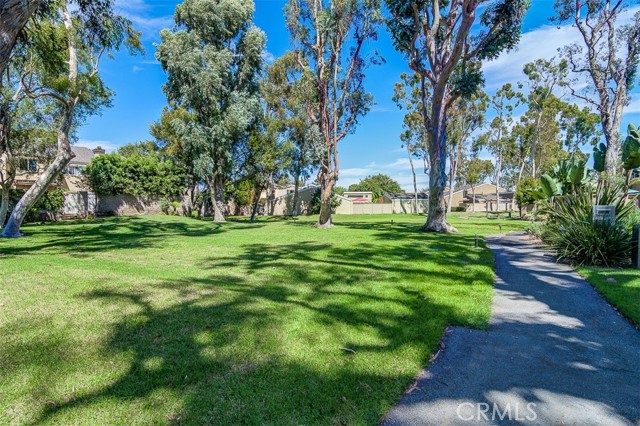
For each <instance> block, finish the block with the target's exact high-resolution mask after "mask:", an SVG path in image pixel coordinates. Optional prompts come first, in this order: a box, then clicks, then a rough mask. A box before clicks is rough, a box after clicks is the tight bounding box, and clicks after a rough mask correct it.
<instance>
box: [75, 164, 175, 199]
mask: <svg viewBox="0 0 640 426" xmlns="http://www.w3.org/2000/svg"><path fill="white" fill-rule="evenodd" d="M83 174H84V176H86V178H87V182H88V184H89V186H90V187H91V189H92V190H93V192H95V193H96V194H98V195H120V194H127V195H133V196H147V197H153V198H162V197H165V198H172V197H175V196H179V195H180V194H181V193H182V191H183V189H184V187H185V180H186V177H185V173H184V171H183V170H180V168H179V167H177V166H176V165H175V164H173V163H172V162H170V161H162V160H161V159H159V158H158V157H157V156H155V155H149V156H145V157H143V156H140V155H133V156H131V157H123V156H121V155H120V154H108V155H100V156H98V157H96V158H94V159H93V160H91V162H90V163H89V164H88V165H87V167H86V168H85V169H84V171H83Z"/></svg>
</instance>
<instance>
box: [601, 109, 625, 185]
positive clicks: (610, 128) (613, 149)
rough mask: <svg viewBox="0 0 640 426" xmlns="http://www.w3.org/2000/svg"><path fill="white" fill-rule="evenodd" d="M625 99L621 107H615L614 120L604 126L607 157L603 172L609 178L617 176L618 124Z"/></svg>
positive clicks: (618, 165)
mask: <svg viewBox="0 0 640 426" xmlns="http://www.w3.org/2000/svg"><path fill="white" fill-rule="evenodd" d="M625 105H626V97H625V99H624V102H622V104H621V105H619V106H617V107H616V113H615V116H614V118H613V119H612V120H611V121H609V122H608V123H607V125H606V130H605V132H604V134H605V135H604V136H605V139H606V141H607V156H606V157H605V171H606V172H607V175H608V176H610V177H613V176H617V175H618V171H619V169H620V124H621V119H622V114H623V112H624V106H625ZM607 121H608V120H607Z"/></svg>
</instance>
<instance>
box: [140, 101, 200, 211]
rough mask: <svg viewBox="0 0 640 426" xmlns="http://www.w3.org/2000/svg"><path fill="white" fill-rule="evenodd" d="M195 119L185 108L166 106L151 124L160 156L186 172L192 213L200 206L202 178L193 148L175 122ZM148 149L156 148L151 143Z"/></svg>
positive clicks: (187, 192) (187, 195) (150, 127)
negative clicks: (197, 171)
mask: <svg viewBox="0 0 640 426" xmlns="http://www.w3.org/2000/svg"><path fill="white" fill-rule="evenodd" d="M194 120H195V116H194V115H193V114H192V113H190V112H189V111H187V110H185V109H184V108H180V107H177V108H172V107H165V108H164V109H163V110H162V114H161V115H160V119H159V120H158V121H156V122H154V123H152V124H151V125H150V126H149V132H150V133H151V136H153V137H154V139H155V141H153V145H155V146H156V149H157V151H158V153H159V154H160V156H161V157H162V158H163V159H165V160H170V161H172V162H173V163H174V164H176V165H177V166H178V167H179V168H180V169H182V170H184V172H185V173H186V176H187V177H186V180H187V182H188V187H187V189H186V191H185V195H186V197H187V199H188V201H189V203H188V204H189V205H188V206H187V209H186V210H187V213H188V214H192V212H193V211H194V210H196V209H197V208H199V207H200V206H199V205H198V204H199V203H198V200H199V196H200V194H201V189H202V187H203V185H202V180H201V178H200V177H199V176H198V174H197V173H196V172H195V169H194V162H195V157H194V155H193V152H192V150H189V149H188V146H187V144H186V142H185V141H184V140H183V138H182V137H181V136H180V134H178V132H177V131H176V126H174V122H177V123H188V122H192V121H194ZM148 149H154V147H153V146H151V145H149V147H148Z"/></svg>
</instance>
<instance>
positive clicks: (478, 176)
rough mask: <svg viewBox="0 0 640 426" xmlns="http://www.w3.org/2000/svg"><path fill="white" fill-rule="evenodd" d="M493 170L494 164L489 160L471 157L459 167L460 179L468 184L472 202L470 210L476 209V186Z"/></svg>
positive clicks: (484, 180)
mask: <svg viewBox="0 0 640 426" xmlns="http://www.w3.org/2000/svg"><path fill="white" fill-rule="evenodd" d="M493 171H494V165H493V163H492V162H491V160H481V159H479V158H471V159H468V160H466V161H464V162H463V163H462V168H461V169H460V178H461V180H462V181H463V182H464V183H466V184H467V185H469V187H470V189H471V194H472V200H473V204H472V205H471V211H473V212H475V211H476V188H477V187H478V185H480V184H483V183H485V182H486V180H487V179H488V178H489V177H490V176H491V174H492V173H493Z"/></svg>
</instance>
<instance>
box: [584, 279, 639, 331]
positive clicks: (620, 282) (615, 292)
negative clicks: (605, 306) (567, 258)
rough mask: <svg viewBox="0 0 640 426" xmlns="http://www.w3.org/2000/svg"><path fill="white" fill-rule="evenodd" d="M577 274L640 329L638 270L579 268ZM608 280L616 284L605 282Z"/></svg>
mask: <svg viewBox="0 0 640 426" xmlns="http://www.w3.org/2000/svg"><path fill="white" fill-rule="evenodd" d="M578 272H579V273H580V275H582V276H583V277H585V278H586V279H587V281H589V282H590V283H591V284H593V286H594V287H595V288H597V289H598V291H599V292H600V293H601V294H602V295H603V296H604V298H605V299H607V300H608V301H609V303H611V304H612V305H613V306H615V307H616V308H617V309H618V311H620V313H621V314H622V315H624V316H625V317H627V318H628V319H629V320H631V322H633V323H634V324H635V325H636V326H637V327H640V270H635V269H602V268H587V267H581V268H578ZM609 278H613V279H615V280H616V282H615V283H610V282H607V280H608V279H609Z"/></svg>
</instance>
